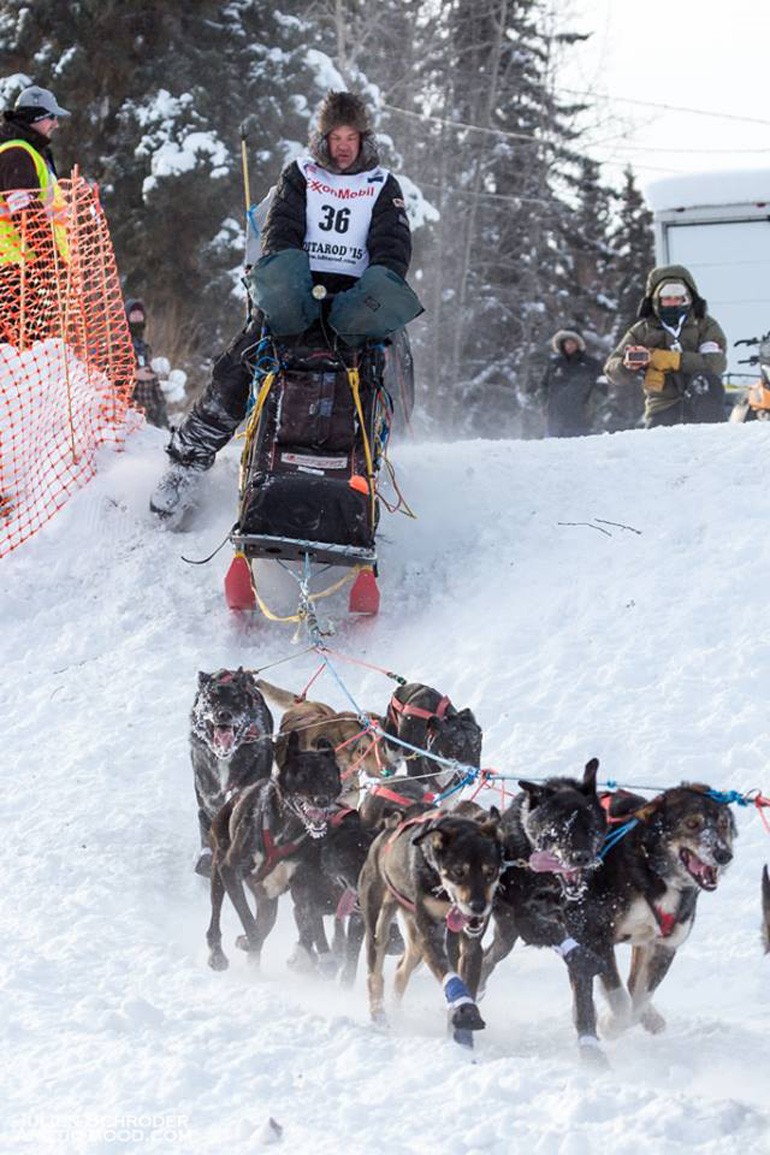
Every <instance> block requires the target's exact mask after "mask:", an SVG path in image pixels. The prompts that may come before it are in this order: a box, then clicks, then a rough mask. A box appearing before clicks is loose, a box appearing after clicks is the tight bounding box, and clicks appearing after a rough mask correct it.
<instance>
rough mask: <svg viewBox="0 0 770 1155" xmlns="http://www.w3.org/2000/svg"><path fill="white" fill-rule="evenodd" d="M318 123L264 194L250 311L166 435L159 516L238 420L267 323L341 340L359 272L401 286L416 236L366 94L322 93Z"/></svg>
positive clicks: (181, 497)
mask: <svg viewBox="0 0 770 1155" xmlns="http://www.w3.org/2000/svg"><path fill="white" fill-rule="evenodd" d="M317 124H318V127H317V131H316V132H314V133H312V134H311V137H310V141H309V147H308V153H307V155H305V156H303V157H300V158H299V160H296V161H293V162H292V163H291V164H289V165H288V166H287V167H286V168H285V169H284V170H283V172H282V173H281V176H280V178H279V180H278V184H277V187H276V190H275V193H274V194H273V196H272V198H271V200H270V207H269V210H268V212H267V218H266V220H265V223H264V228H263V231H262V234H261V236H260V253H261V255H260V256H259V259H258V260H256V263H255V264H254V267H253V269H252V270H251V272H250V273H249V282H248V283H249V292H250V295H251V297H252V301H253V302H254V304H255V306H256V308H255V310H254V313H253V315H252V317H251V319H250V320H249V322H248V323H247V325H246V328H245V329H244V330H243V331H242V332H241V333H240V334H239V335H238V336H237V337H236V338H235V340H234V341H233V342H232V344H231V345H230V346H229V347H228V348H227V349H226V350H225V352H224V353H223V354H222V355H221V356H220V357H219V358H218V360H217V361H216V362H215V364H214V368H213V372H212V379H211V382H210V383H209V385H208V387H207V388H206V390H205V392H204V393H203V395H202V396H201V397H200V399H199V400H198V401H197V402H196V403H195V405H194V406H193V408H192V409H191V411H190V412H189V413H188V414H187V416H186V417H185V419H184V421H183V422H182V424H181V426H180V427H179V429H177V430H176V431H175V432H174V434H173V436H172V439H171V443H170V445H169V446H168V449H167V453H168V455H169V457H170V459H171V466H170V468H169V469H168V470H167V472H166V473H165V474H164V476H163V477H162V478H161V481H160V483H159V485H158V486H157V488H156V489H155V492H154V493H153V495H152V497H151V499H150V508H151V510H152V511H153V512H154V513H155V514H157V515H158V516H159V517H161V518H164V519H169V520H173V519H174V518H176V517H177V516H178V515H179V513H180V512H182V511H183V509H184V507H185V505H186V504H189V498H190V496H191V492H192V490H193V488H194V487H195V486H196V485H197V482H198V480H199V479H200V476H201V474H202V472H203V471H205V470H207V469H209V468H210V467H211V466H212V465H213V463H214V459H215V455H216V453H217V452H218V451H219V450H220V449H221V448H222V447H223V446H224V445H225V444H226V443H227V442H228V441H229V439H230V438H231V437H232V435H233V433H234V432H235V430H236V429H237V427H238V425H239V424H240V422H241V421H242V420H243V418H244V416H245V413H246V408H247V405H248V399H249V389H250V385H251V380H252V377H253V372H254V365H253V356H254V352H255V349H256V347H257V344H258V342H259V340H260V337H261V334H262V327H263V325H266V326H267V329H268V331H269V332H270V333H271V334H272V335H273V336H275V337H280V338H282V339H283V338H285V339H288V340H293V339H296V338H298V337H300V336H301V337H302V340H303V341H304V342H306V343H307V344H311V343H314V342H315V343H318V342H320V343H321V344H322V345H326V344H327V343H328V341H329V339H330V334H331V338H332V339H333V340H336V339H337V338H338V337H341V338H342V339H343V340H347V339H348V336H347V334H346V330H345V327H344V326H345V325H346V324H347V323H348V320H349V317H350V313H351V310H352V312H353V313H354V314H356V309H357V306H358V304H359V301H358V298H357V296H356V294H357V291H358V286H359V283H360V282H366V280H367V278H370V279H371V278H375V279H376V277H377V276H378V275H380V276H382V275H384V276H386V277H388V278H390V279H391V280H394V281H395V282H396V283H398V284H399V285H401V286H403V287H404V289H406V290H408V286H406V283H405V281H404V280H403V278H405V276H406V273H407V270H408V268H409V262H410V260H411V252H412V242H411V233H410V229H409V221H408V218H407V215H406V208H405V204H404V198H403V194H402V191H401V188H400V186H399V184H398V181H397V180H396V178H395V177H394V176H393V175H392V174H391V173H389V172H388V171H387V170H386V169H383V168H382V167H381V166H380V164H379V157H378V154H377V145H376V141H375V137H374V133H373V131H372V129H371V125H370V123H369V117H368V113H367V110H366V107H365V105H364V103H363V101H362V100H361V98H360V97H359V96H357V95H355V94H354V93H351V92H329V93H328V94H327V96H326V97H325V99H324V101H323V102H322V104H321V106H320V108H319V110H318V115H317ZM370 283H371V281H370ZM374 288H375V289H376V285H375V286H374ZM408 292H410V293H411V290H408ZM327 294H328V295H331V296H330V297H329V299H327V300H324V298H325V297H327ZM374 295H375V296H376V292H375V294H374ZM415 300H416V298H415ZM418 306H419V302H418ZM417 311H420V310H419V308H418V309H417ZM359 312H360V311H359ZM412 315H416V312H415V313H413V314H412ZM403 323H405V322H403ZM355 339H356V337H355V334H353V335H352V336H350V343H351V344H354V343H355Z"/></svg>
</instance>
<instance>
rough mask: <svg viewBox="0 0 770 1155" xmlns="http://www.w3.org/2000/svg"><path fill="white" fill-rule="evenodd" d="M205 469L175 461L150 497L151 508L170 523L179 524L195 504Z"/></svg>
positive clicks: (157, 515)
mask: <svg viewBox="0 0 770 1155" xmlns="http://www.w3.org/2000/svg"><path fill="white" fill-rule="evenodd" d="M204 472H205V470H204V469H203V468H202V467H201V466H200V465H183V464H182V462H181V461H174V462H173V463H172V464H171V465H170V466H169V468H168V469H167V470H166V472H165V473H164V474H163V476H162V477H161V479H160V481H159V482H158V484H157V485H156V487H155V489H154V491H153V494H152V496H151V498H150V509H151V510H152V512H153V513H154V514H155V515H156V517H159V518H161V519H162V520H163V521H164V522H167V523H168V524H169V525H173V524H178V523H179V521H181V519H182V517H183V515H184V514H185V513H186V512H187V510H188V509H189V508H190V507H191V505H192V504H193V501H194V500H195V493H196V491H197V489H198V485H199V484H200V480H201V477H202V476H203V474H204Z"/></svg>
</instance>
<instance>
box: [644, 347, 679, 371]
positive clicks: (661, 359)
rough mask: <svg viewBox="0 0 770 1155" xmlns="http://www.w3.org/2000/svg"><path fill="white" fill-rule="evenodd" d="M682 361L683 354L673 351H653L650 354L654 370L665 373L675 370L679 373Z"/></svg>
mask: <svg viewBox="0 0 770 1155" xmlns="http://www.w3.org/2000/svg"><path fill="white" fill-rule="evenodd" d="M681 361H682V354H681V353H675V352H674V350H673V349H653V350H652V352H651V353H650V365H651V366H652V367H653V369H660V370H662V371H663V372H664V373H667V372H668V371H669V370H671V369H673V370H674V372H676V371H677V369H678V368H679V366H680V364H681Z"/></svg>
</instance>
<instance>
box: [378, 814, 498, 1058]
mask: <svg viewBox="0 0 770 1155" xmlns="http://www.w3.org/2000/svg"><path fill="white" fill-rule="evenodd" d="M498 817H499V815H498V814H497V811H494V810H493V811H490V814H489V815H488V816H487V817H486V820H485V821H483V822H478V821H475V820H474V819H472V818H465V817H457V816H455V815H452V814H445V813H442V812H441V811H430V812H427V813H423V814H416V815H413V816H412V817H409V816H407V817H402V816H400V815H397V814H396V815H393V816H391V818H389V819H388V820H387V823H386V828H385V829H384V830H383V831H382V832H381V833H380V834H379V835H378V836H377V838H376V839H375V841H374V842H373V843H372V847H371V850H370V851H369V854H368V857H367V859H366V862H365V863H364V867H363V870H362V871H361V876H360V879H359V896H360V903H361V912H362V914H363V919H364V927H365V933H366V956H367V968H368V984H369V1009H370V1013H371V1016H372V1019H373V1020H374V1021H375V1022H384V1021H385V1014H384V979H383V963H384V959H385V954H386V951H387V945H388V934H389V928H390V925H391V922H392V919H393V917H394V915H395V913H396V911H397V910H398V911H399V912H400V913H401V915H402V917H403V920H404V925H405V928H406V938H407V944H406V950H405V952H404V954H403V956H402V957H401V959H400V961H399V963H398V966H397V968H396V974H395V993H396V998H397V999H398V1000H399V1001H400V999H401V998H402V997H403V994H404V991H405V989H406V986H407V983H408V981H409V977H410V975H411V973H412V971H413V970H414V968H415V967H416V966H417V964H418V963H419V962H421V961H424V962H425V963H427V965H428V967H429V968H430V970H431V972H432V974H433V975H435V977H436V978H437V979H438V981H439V982H440V983H441V984H442V986H443V989H444V996H445V998H446V1001H447V1006H448V1009H449V1012H450V1023H451V1026H452V1028H453V1032H454V1037H455V1039H456V1040H457V1041H458V1042H460V1043H462V1044H464V1045H466V1046H472V1045H473V1035H472V1032H473V1031H477V1030H480V1029H482V1028H483V1027H484V1025H485V1024H484V1021H483V1019H482V1018H481V1015H480V1014H479V1010H478V1007H477V1005H476V1002H475V997H476V992H477V989H478V985H479V979H480V976H481V962H482V946H481V939H482V937H483V935H484V932H485V930H486V928H487V923H488V921H489V917H490V915H491V913H492V900H493V898H494V894H495V890H496V888H497V884H498V881H499V878H500V871H501V868H502V862H503V846H502V842H501V840H500V838H499V833H498V826H497V818H498Z"/></svg>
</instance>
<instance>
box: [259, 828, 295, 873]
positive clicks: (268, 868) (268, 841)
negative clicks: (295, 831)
mask: <svg viewBox="0 0 770 1155" xmlns="http://www.w3.org/2000/svg"><path fill="white" fill-rule="evenodd" d="M306 838H307V834H301V835H300V836H299V838H297V839H295V840H294V841H293V842H276V840H275V838H274V837H273V832H272V830H271V829H270V827H269V826H263V827H262V846H263V848H264V851H265V857H264V860H263V862H262V864H261V866H260V868H259V870H258V871H257V872H256V874H255V875H253V879H254V881H255V882H263V881H264V879H266V878H267V876H268V874H270V873H271V872H272V871H273V870H274V869H275V867H276V866H277V865H278V863H279V862H280V861H281V859H283V858H289V856H290V855H292V854H294V853H295V852H296V851H297V850H299V848H300V846H301V845H302V843H303V842H304V841H305V839H306Z"/></svg>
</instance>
